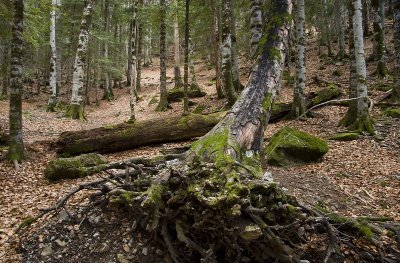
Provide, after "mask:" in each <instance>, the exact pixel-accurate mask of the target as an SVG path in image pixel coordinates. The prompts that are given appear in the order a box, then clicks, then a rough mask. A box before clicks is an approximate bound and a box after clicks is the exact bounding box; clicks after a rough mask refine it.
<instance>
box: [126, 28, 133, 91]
mask: <svg viewBox="0 0 400 263" xmlns="http://www.w3.org/2000/svg"><path fill="white" fill-rule="evenodd" d="M132 32H133V28H132V22H131V23H129V37H128V41H127V44H128V48H127V53H128V54H127V57H128V65H127V68H126V85H127V86H128V87H130V86H131V84H132V75H131V72H132V55H131V54H132V39H133V38H132Z"/></svg>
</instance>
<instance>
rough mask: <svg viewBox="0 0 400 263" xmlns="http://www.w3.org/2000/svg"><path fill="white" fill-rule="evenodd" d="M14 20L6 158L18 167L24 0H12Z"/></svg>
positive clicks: (21, 145)
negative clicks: (7, 151) (8, 133)
mask: <svg viewBox="0 0 400 263" xmlns="http://www.w3.org/2000/svg"><path fill="white" fill-rule="evenodd" d="M13 5H14V21H13V27H12V39H11V69H10V78H11V87H10V116H9V118H10V138H9V147H10V148H9V153H8V158H9V160H10V161H13V162H14V163H15V164H16V167H18V162H19V161H21V160H22V159H24V157H25V152H24V141H23V137H22V93H23V88H24V86H23V81H22V57H23V50H24V38H23V35H22V34H23V26H24V1H23V0H14V3H13Z"/></svg>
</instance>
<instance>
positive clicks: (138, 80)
mask: <svg viewBox="0 0 400 263" xmlns="http://www.w3.org/2000/svg"><path fill="white" fill-rule="evenodd" d="M142 7H143V0H139V8H140V10H141V8H142ZM138 16H139V17H138V19H137V36H136V39H137V55H136V60H137V61H136V67H137V68H136V90H137V91H138V92H140V91H142V83H141V82H142V55H143V26H144V24H143V23H142V20H141V19H140V15H139V14H138Z"/></svg>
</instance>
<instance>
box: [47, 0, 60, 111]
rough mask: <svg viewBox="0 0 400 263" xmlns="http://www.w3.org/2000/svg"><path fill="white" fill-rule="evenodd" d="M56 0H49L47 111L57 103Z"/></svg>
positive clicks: (53, 108) (51, 109)
mask: <svg viewBox="0 0 400 263" xmlns="http://www.w3.org/2000/svg"><path fill="white" fill-rule="evenodd" d="M57 7H58V6H57V0H52V1H51V12H50V49H51V57H50V89H51V94H50V97H49V102H48V103H47V111H50V112H53V111H55V107H56V105H57V78H58V76H57V75H58V74H59V72H57V46H56V17H57V14H56V9H57Z"/></svg>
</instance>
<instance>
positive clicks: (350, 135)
mask: <svg viewBox="0 0 400 263" xmlns="http://www.w3.org/2000/svg"><path fill="white" fill-rule="evenodd" d="M358 137H359V134H358V133H356V132H343V133H338V134H335V135H333V136H332V137H331V140H334V141H354V140H357V139H358Z"/></svg>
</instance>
